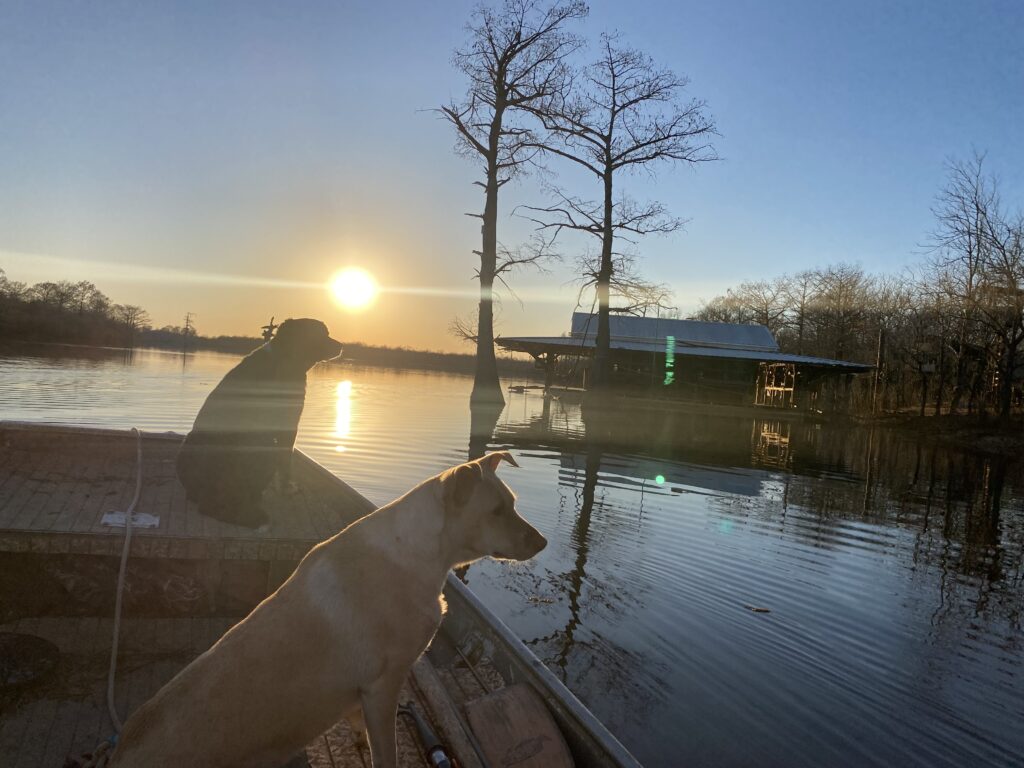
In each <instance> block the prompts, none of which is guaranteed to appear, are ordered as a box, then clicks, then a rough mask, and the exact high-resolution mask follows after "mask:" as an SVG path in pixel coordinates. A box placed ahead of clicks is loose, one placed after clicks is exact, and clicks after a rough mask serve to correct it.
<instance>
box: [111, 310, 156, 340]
mask: <svg viewBox="0 0 1024 768" xmlns="http://www.w3.org/2000/svg"><path fill="white" fill-rule="evenodd" d="M114 317H115V319H117V320H118V321H119V322H120V323H121V324H122V325H124V327H125V330H127V331H128V343H129V345H130V346H135V334H136V332H137V331H139V330H141V329H143V328H145V327H146V326H148V325H149V313H148V312H147V311H146V310H144V309H143V308H142V307H137V306H135V305H134V304H115V305H114Z"/></svg>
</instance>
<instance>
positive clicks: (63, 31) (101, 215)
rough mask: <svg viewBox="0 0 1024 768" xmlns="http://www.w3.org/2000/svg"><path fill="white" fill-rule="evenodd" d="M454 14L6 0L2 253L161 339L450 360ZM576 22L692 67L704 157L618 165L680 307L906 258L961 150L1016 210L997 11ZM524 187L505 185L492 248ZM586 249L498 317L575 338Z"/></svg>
mask: <svg viewBox="0 0 1024 768" xmlns="http://www.w3.org/2000/svg"><path fill="white" fill-rule="evenodd" d="M473 5H474V3H472V2H465V1H464V0H441V1H440V2H436V3H422V2H405V0H394V1H393V2H390V3H357V2H303V3H285V2H282V3H265V2H244V3H242V2H239V3H232V2H218V3H207V2H197V3H191V2H174V3H151V2H104V3H80V2H73V3H71V2H69V3H49V2H42V1H40V2H31V1H30V2H12V0H0V11H2V18H3V31H2V33H0V268H3V269H4V270H5V271H6V272H7V275H8V277H10V278H12V279H15V280H22V281H26V282H30V283H31V282H36V281H39V280H57V279H73V280H80V279H86V280H92V281H93V282H95V283H96V284H97V285H98V286H99V287H100V288H101V289H102V290H103V291H104V292H106V293H107V294H108V295H109V296H110V297H111V298H112V299H113V300H115V301H117V302H121V303H131V304H138V305H141V306H143V307H144V308H146V309H147V310H148V311H149V313H150V315H151V317H152V320H153V322H154V324H155V325H157V326H161V325H165V324H175V325H179V324H181V323H182V319H183V317H184V315H185V313H186V312H191V313H193V314H194V316H195V323H196V325H197V327H198V329H199V331H200V333H203V334H204V335H216V334H222V333H223V334H245V335H256V334H257V333H258V331H259V327H260V326H261V325H263V324H264V323H265V322H266V321H267V319H269V317H270V316H271V315H273V316H275V317H276V318H277V319H278V321H280V320H281V319H282V318H284V317H303V316H305V317H319V318H321V319H323V320H324V321H325V322H327V324H328V326H330V327H331V329H332V332H333V334H334V335H335V336H336V337H337V338H339V339H342V340H344V341H361V342H365V343H371V344H386V345H391V346H407V347H414V348H420V349H437V350H452V351H458V350H462V351H470V350H469V349H468V348H467V347H466V345H465V343H464V342H460V341H458V340H457V339H455V338H454V337H452V336H451V335H450V334H449V333H448V330H447V329H448V326H449V323H450V321H451V320H452V318H454V317H455V316H456V315H459V316H471V315H472V314H473V312H474V310H475V304H476V300H475V298H474V296H475V286H474V282H473V278H474V266H475V262H476V257H475V256H474V255H473V253H472V251H473V249H474V248H478V247H479V223H478V221H477V220H476V219H473V218H470V217H467V216H466V215H464V214H465V213H467V212H477V211H479V210H480V209H481V208H482V197H481V193H480V190H479V188H478V187H475V186H473V181H474V180H475V179H476V178H478V173H477V169H476V168H475V166H474V165H473V164H472V163H470V162H469V161H467V160H466V159H464V158H461V157H458V156H456V155H455V154H454V152H453V151H452V149H453V146H454V135H453V133H452V129H451V127H450V126H448V125H447V124H445V123H444V122H443V121H442V120H440V119H439V118H438V116H437V114H436V113H435V112H433V111H432V110H433V109H434V108H436V107H437V106H439V105H441V104H443V103H447V102H448V101H449V100H451V99H452V98H458V97H459V96H460V95H461V94H462V93H463V91H464V88H465V83H464V81H463V80H462V78H461V76H460V75H459V73H458V72H457V71H455V69H454V68H453V67H452V65H451V53H452V51H453V49H455V48H456V47H458V46H459V45H460V44H461V43H462V42H463V41H464V40H465V37H466V33H465V29H464V25H465V23H466V21H467V20H468V18H469V15H470V11H471V9H472V7H473ZM590 9H591V10H590V16H589V18H588V19H587V21H586V22H585V23H583V24H580V25H579V26H578V28H577V29H578V31H579V32H580V33H581V34H582V35H584V36H585V37H587V38H588V39H589V40H591V41H592V42H593V41H596V40H597V37H598V35H599V34H600V33H601V32H602V31H617V32H619V33H620V34H621V36H622V41H623V42H625V43H628V44H630V45H632V46H634V47H637V48H639V49H641V50H643V51H645V52H646V53H648V54H649V55H650V56H652V57H653V58H654V60H655V62H656V63H658V64H659V65H661V66H665V67H669V68H671V69H673V70H674V71H676V72H677V73H680V74H684V75H686V76H687V77H688V78H689V80H690V84H689V86H688V89H687V91H686V94H685V95H686V96H687V97H695V98H699V99H704V100H706V101H707V104H708V110H709V112H710V114H712V115H713V117H714V119H715V122H716V124H717V127H718V132H719V134H720V135H719V136H718V137H717V138H716V140H715V146H716V149H717V151H718V153H719V155H720V156H721V158H722V159H721V160H720V161H719V162H715V163H709V164H702V165H700V166H699V167H697V168H695V169H694V168H687V167H661V168H659V169H658V171H657V173H656V174H655V175H650V174H641V175H638V176H635V177H630V178H629V179H626V180H624V181H623V187H624V189H626V190H628V191H629V193H630V194H631V195H633V196H634V197H637V198H638V199H641V200H660V201H661V202H662V203H663V204H664V205H665V206H666V207H667V208H668V209H669V210H670V211H671V212H672V213H673V214H675V215H677V216H679V217H682V218H684V219H686V221H687V224H686V226H685V228H684V229H683V230H681V231H679V232H676V233H675V234H672V235H669V236H666V237H658V238H648V239H646V240H644V241H642V242H641V243H640V244H638V246H637V248H636V252H637V255H638V257H639V264H640V266H641V270H642V272H643V274H644V275H645V277H647V278H649V279H651V280H654V281H657V282H664V283H667V284H669V285H670V286H671V287H672V288H673V289H674V291H675V303H676V304H677V305H678V306H679V308H680V310H681V311H682V312H683V313H684V315H685V314H686V313H689V312H692V311H694V310H695V309H697V308H698V307H699V304H700V301H701V299H709V298H711V297H713V296H714V295H716V294H719V293H721V292H723V291H724V290H725V289H726V288H728V287H729V286H731V285H735V284H737V283H738V282H740V281H742V280H751V279H760V278H770V277H774V276H776V275H780V274H783V273H792V272H796V271H799V270H802V269H806V268H813V267H818V266H825V265H827V264H830V263H834V262H838V261H845V262H851V263H856V264H859V265H861V266H862V267H863V268H865V269H866V270H869V271H872V272H883V271H887V272H896V271H899V270H902V269H905V268H906V267H907V266H909V265H912V264H914V263H915V262H917V261H919V260H920V258H921V254H922V245H921V244H922V243H924V242H925V241H926V240H927V236H928V232H929V230H930V229H931V227H932V214H931V212H930V207H931V205H932V204H933V200H934V197H935V194H936V192H937V191H938V190H939V188H940V187H941V186H942V184H943V181H944V177H945V170H944V164H945V163H946V162H947V160H948V159H950V158H966V157H968V156H969V155H970V154H971V153H972V152H973V151H974V150H975V149H977V150H980V151H985V152H987V160H986V162H987V164H988V167H989V168H990V169H991V170H993V171H994V172H995V173H996V174H997V175H998V176H999V178H1000V180H1001V184H1002V191H1003V196H1004V199H1005V200H1006V201H1007V202H1008V203H1010V204H1011V205H1014V206H1017V207H1020V206H1024V142H1022V141H1021V139H1020V137H1021V128H1022V126H1024V45H1022V44H1021V40H1022V39H1024V3H1020V2H1018V0H1005V1H1003V2H996V1H995V0H993V1H986V0H975V1H972V2H963V1H962V0H957V1H956V2H951V1H947V0H929V1H928V2H923V1H920V0H919V1H918V2H900V1H899V0H889V1H888V2H875V1H874V0H864V1H862V2H857V3H837V2H820V0H806V1H805V0H799V1H797V0H790V1H787V0H781V1H780V2H774V3H764V2H757V1H755V0H749V1H747V2H735V1H729V0H723V1H722V2H714V3H711V2H683V1H681V0H667V1H664V2H661V1H659V2H642V1H640V0H635V1H634V2H630V3H625V2H619V3H613V2H592V3H591V4H590ZM584 58H586V56H584ZM553 169H554V170H556V171H557V169H558V166H557V165H553ZM564 180H565V183H566V184H568V185H570V188H571V189H572V191H573V192H575V193H576V194H580V195H584V196H587V195H591V194H594V193H595V192H596V191H597V190H594V189H593V188H592V182H591V181H590V180H588V179H586V178H580V177H579V175H578V174H576V175H573V174H571V173H570V174H567V175H566V176H565V177H564ZM543 195H544V193H543V191H542V189H541V187H540V185H539V184H538V182H537V181H536V180H535V179H524V180H523V181H522V182H517V183H516V184H514V185H509V186H508V187H506V188H505V190H503V197H502V200H501V202H500V220H499V237H500V239H501V240H502V241H503V242H504V243H505V244H507V245H509V246H514V245H516V244H517V243H519V242H522V241H524V240H526V239H527V238H528V237H529V235H530V225H529V223H528V222H526V221H524V220H523V219H521V218H519V217H516V216H514V215H513V210H514V208H515V206H516V205H520V204H530V203H537V202H543V201H544V199H545V198H544V196H543ZM581 248H582V246H581V244H580V243H579V242H576V241H569V240H567V241H565V242H564V243H563V244H562V246H561V250H562V252H563V255H564V261H563V262H562V263H560V264H555V265H553V266H552V267H551V268H550V270H549V271H548V272H547V273H542V274H537V273H534V274H527V273H523V274H521V275H517V276H515V277H514V278H513V281H512V287H513V289H515V295H512V294H510V293H509V292H507V291H505V292H503V294H502V295H501V297H500V307H499V310H498V333H501V334H505V335H550V334H558V333H560V332H562V331H566V330H568V326H569V316H570V313H571V312H572V310H573V308H574V306H575V303H576V296H577V292H578V287H577V285H576V284H575V283H574V282H573V279H574V275H575V271H576V270H575V269H574V264H575V257H576V256H577V254H578V253H579V252H580V250H581ZM347 266H359V267H363V268H365V269H367V270H369V271H370V272H371V273H372V274H374V275H375V277H376V278H377V280H378V281H379V283H380V284H381V286H382V288H383V291H382V293H381V294H380V296H379V297H378V299H377V301H376V302H375V303H374V304H373V306H372V307H370V308H369V309H366V310H363V311H361V312H352V311H346V310H343V309H341V308H339V307H338V306H337V305H336V304H334V303H333V302H332V301H331V299H330V297H329V295H328V293H327V291H326V290H325V289H324V287H323V286H324V284H325V283H326V282H327V281H328V280H329V278H330V276H331V275H332V274H333V273H334V272H335V271H337V270H339V269H341V268H343V267H347ZM588 306H589V300H588Z"/></svg>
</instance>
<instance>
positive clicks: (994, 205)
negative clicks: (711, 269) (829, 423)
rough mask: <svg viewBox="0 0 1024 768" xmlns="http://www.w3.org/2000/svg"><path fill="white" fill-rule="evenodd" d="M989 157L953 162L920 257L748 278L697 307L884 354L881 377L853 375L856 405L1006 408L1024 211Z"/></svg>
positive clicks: (1021, 377)
mask: <svg viewBox="0 0 1024 768" xmlns="http://www.w3.org/2000/svg"><path fill="white" fill-rule="evenodd" d="M983 163H984V158H983V157H982V156H980V155H976V156H975V157H973V158H972V159H971V160H970V161H967V162H954V163H951V164H950V165H949V168H948V170H949V179H948V182H947V184H946V186H945V188H944V189H943V190H942V191H941V192H940V194H939V196H938V197H937V199H936V204H935V207H934V209H933V210H934V213H935V217H936V227H935V231H934V232H933V233H932V234H931V235H930V236H929V242H928V244H927V257H926V258H925V259H924V260H923V262H922V263H921V264H920V265H918V266H917V267H916V268H914V269H912V270H908V271H907V272H905V273H903V274H899V275H871V274H868V273H866V272H865V271H864V270H863V269H861V268H860V267H858V266H854V265H850V264H836V265H832V266H829V267H825V268H821V269H814V270H807V271H804V272H799V273H797V274H795V275H784V276H782V277H777V278H774V279H771V280H756V281H749V282H744V283H741V284H739V285H738V286H736V287H735V288H733V289H730V290H729V291H727V292H726V293H725V294H724V295H722V296H717V297H715V298H713V299H711V300H710V301H708V302H706V303H705V304H704V305H703V306H702V308H701V309H700V311H699V312H697V313H696V314H695V316H694V317H695V318H696V319H700V320H713V321H722V322H731V323H760V324H762V325H766V326H768V328H769V329H770V330H771V331H772V333H774V334H775V336H776V338H777V339H778V340H779V344H780V345H781V347H782V349H783V350H784V351H786V352H794V353H797V354H805V355H819V356H822V357H834V358H838V359H840V360H855V361H857V362H863V363H870V364H872V365H874V364H875V363H876V362H877V363H878V364H879V368H878V372H879V375H878V384H877V388H876V385H875V382H874V379H873V377H861V380H860V382H858V387H859V390H858V392H857V397H856V398H855V404H856V405H859V407H860V409H861V410H866V411H871V410H904V409H911V408H914V409H916V410H917V411H918V412H919V413H920V414H921V415H925V413H926V412H928V411H930V412H933V413H935V414H941V413H962V412H964V411H966V412H967V413H976V414H980V415H985V414H986V413H987V412H989V411H995V412H997V413H998V414H999V415H1000V416H1001V417H1003V418H1008V417H1009V416H1010V414H1011V412H1012V411H1013V410H1014V409H1019V408H1020V407H1021V398H1022V385H1024V211H1020V210H1017V211H1013V212H1010V211H1008V210H1007V209H1006V208H1004V206H1003V205H1002V203H1001V201H1000V199H999V194H998V188H997V183H996V180H995V178H994V177H993V176H990V175H988V174H986V172H985V170H984V168H983Z"/></svg>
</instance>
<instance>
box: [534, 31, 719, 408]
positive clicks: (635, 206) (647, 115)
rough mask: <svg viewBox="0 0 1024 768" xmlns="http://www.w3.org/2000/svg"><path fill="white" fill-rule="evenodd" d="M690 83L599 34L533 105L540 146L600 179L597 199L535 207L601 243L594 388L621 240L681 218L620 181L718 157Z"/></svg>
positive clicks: (604, 358) (545, 220)
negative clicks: (573, 70) (548, 97)
mask: <svg viewBox="0 0 1024 768" xmlns="http://www.w3.org/2000/svg"><path fill="white" fill-rule="evenodd" d="M688 82H689V81H688V80H687V79H686V78H684V77H680V76H679V75H676V74H675V73H674V72H672V71H671V70H668V69H660V68H658V67H657V66H655V64H654V62H653V61H652V60H651V58H650V57H649V56H647V55H645V54H643V53H641V52H640V51H638V50H635V49H633V48H628V47H626V46H622V45H620V44H619V41H618V38H616V37H615V36H612V35H603V36H602V37H601V42H600V45H599V47H598V57H597V60H596V61H594V62H593V63H592V64H591V65H590V66H589V67H587V68H586V69H585V70H584V71H582V72H580V73H579V74H578V76H577V77H576V78H574V80H573V81H572V82H571V83H569V84H568V85H569V87H568V88H567V90H566V91H565V93H564V94H563V96H562V98H560V99H557V100H555V101H553V102H552V103H551V104H550V105H548V108H546V109H544V110H535V112H534V114H535V116H536V117H537V119H538V120H539V121H540V123H541V124H542V125H543V126H544V129H545V132H546V134H545V139H544V141H543V142H542V143H539V144H537V145H536V146H537V148H539V149H542V150H543V151H544V152H546V153H548V154H549V155H552V156H555V157H560V158H562V159H564V160H566V161H569V162H570V163H572V164H574V165H575V166H577V167H579V168H583V169H584V170H586V171H588V172H590V173H592V174H594V176H595V177H596V179H597V180H598V182H599V183H600V188H601V194H600V196H599V197H598V198H597V199H596V200H595V199H592V198H585V197H578V196H574V195H571V194H568V193H566V192H565V191H563V190H558V189H556V190H554V191H553V193H554V196H555V202H554V203H553V204H552V205H549V206H546V207H530V210H531V211H532V212H533V213H534V214H535V216H536V218H535V219H534V220H535V221H536V222H537V223H538V224H539V226H541V227H542V228H545V229H549V230H553V231H555V232H556V233H558V232H561V231H563V230H571V231H576V232H581V233H584V234H586V235H590V236H592V237H594V238H596V239H597V241H598V242H599V243H600V254H599V256H598V258H597V268H596V270H594V273H595V276H596V277H595V282H596V288H597V304H598V327H597V348H596V350H595V355H594V366H593V380H592V389H593V390H595V391H597V392H601V391H602V390H604V389H605V388H606V387H607V385H608V369H609V344H610V332H609V320H608V318H609V312H610V311H611V302H610V296H611V290H612V281H613V278H614V275H615V265H616V258H617V257H619V258H621V256H622V248H621V243H622V242H626V243H629V242H632V241H633V240H634V239H635V238H638V237H641V236H643V235H648V234H656V233H660V234H666V233H669V232H674V231H675V230H676V229H678V228H679V226H680V225H681V221H680V220H679V219H676V218H674V217H672V216H671V215H669V214H668V212H667V211H666V210H665V209H664V207H663V206H662V205H661V204H660V203H657V202H648V203H639V202H637V201H635V200H633V199H631V198H630V197H629V196H627V195H624V194H622V193H621V192H618V191H617V189H616V179H619V178H621V176H622V175H623V174H624V173H628V172H630V171H638V170H647V171H653V170H654V168H655V167H656V166H657V165H659V164H663V163H679V162H681V163H686V164H695V163H699V162H703V161H707V160H713V159H716V155H715V151H714V148H713V147H712V145H711V143H710V142H711V138H712V136H713V135H714V133H715V126H714V121H713V120H712V119H711V117H710V116H709V115H708V113H707V109H706V105H705V103H704V102H703V101H700V100H697V99H692V100H690V101H687V102H684V101H681V99H680V96H681V94H682V92H683V91H684V90H685V88H686V86H687V84H688Z"/></svg>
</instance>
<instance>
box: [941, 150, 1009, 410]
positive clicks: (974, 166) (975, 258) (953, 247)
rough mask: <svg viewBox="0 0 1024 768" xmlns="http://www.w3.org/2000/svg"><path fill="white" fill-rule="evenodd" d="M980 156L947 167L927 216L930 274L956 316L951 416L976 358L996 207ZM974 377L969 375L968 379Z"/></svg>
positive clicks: (982, 158) (976, 154) (966, 384)
mask: <svg viewBox="0 0 1024 768" xmlns="http://www.w3.org/2000/svg"><path fill="white" fill-rule="evenodd" d="M984 163H985V156H984V155H983V154H980V153H975V154H974V156H973V157H972V159H971V160H970V161H969V162H961V161H950V162H948V163H947V172H948V175H949V179H948V181H947V182H946V186H945V187H944V188H943V189H942V191H941V192H940V193H939V195H938V197H937V199H936V202H935V205H934V207H933V208H932V213H933V214H934V215H935V219H936V229H935V231H934V232H933V233H932V238H931V242H930V244H929V245H930V246H931V250H932V262H931V268H932V272H933V273H934V274H935V277H936V283H937V284H938V285H939V286H941V290H942V291H943V292H944V293H945V294H946V296H947V297H948V298H949V299H950V300H951V303H952V305H953V306H955V307H956V308H957V311H958V315H959V317H958V320H959V323H958V326H959V327H958V328H957V331H956V335H955V337H954V343H953V352H954V355H955V360H956V364H955V373H954V379H953V394H952V398H951V400H950V404H949V410H950V412H951V413H953V412H956V411H957V410H958V409H959V407H960V401H961V399H962V398H963V395H964V393H965V390H966V389H967V388H968V386H969V378H970V374H971V370H970V369H971V367H972V366H974V367H975V368H976V367H977V366H976V363H977V361H978V359H979V357H980V355H979V354H978V353H977V352H978V350H977V349H976V345H975V343H974V342H975V336H976V331H977V329H976V324H977V315H976V307H977V301H976V297H975V292H976V291H977V289H978V284H979V282H980V280H981V273H982V270H983V265H984V259H985V254H984V250H985V247H986V239H987V235H986V223H985V222H986V219H987V218H988V217H989V216H990V212H991V211H992V209H993V207H994V205H995V204H996V192H995V190H994V189H993V187H992V181H991V179H989V178H988V177H986V175H985V172H984ZM977 377H978V374H977V371H975V375H974V378H975V379H977Z"/></svg>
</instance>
